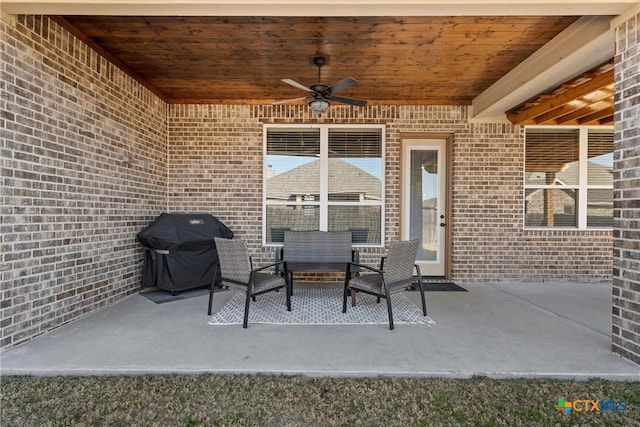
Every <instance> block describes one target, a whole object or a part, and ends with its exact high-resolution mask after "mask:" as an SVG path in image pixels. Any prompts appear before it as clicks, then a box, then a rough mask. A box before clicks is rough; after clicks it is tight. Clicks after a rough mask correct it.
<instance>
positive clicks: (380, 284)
mask: <svg viewBox="0 0 640 427" xmlns="http://www.w3.org/2000/svg"><path fill="white" fill-rule="evenodd" d="M418 245H419V240H408V241H392V242H391V244H390V246H389V253H388V255H387V256H386V257H383V258H382V259H381V261H380V268H378V269H376V268H373V267H369V266H366V265H362V264H356V263H349V264H348V265H347V272H346V273H347V274H346V276H345V282H344V295H343V299H342V312H343V313H346V312H347V296H348V295H349V293H350V292H351V293H352V297H353V298H352V301H353V305H355V294H354V293H355V292H364V293H366V294H370V295H374V296H376V297H378V302H380V298H385V299H386V300H387V312H388V313H389V329H393V309H392V307H391V294H392V293H395V292H398V291H404V290H405V289H408V288H410V287H411V286H412V284H413V283H415V282H416V281H417V282H418V286H419V288H420V298H421V299H422V313H423V315H424V316H426V315H427V304H426V302H425V299H424V289H423V288H422V275H421V274H420V267H418V265H416V255H417V253H418ZM385 260H386V262H385ZM353 267H359V268H360V271H361V272H363V273H366V272H367V271H369V272H370V273H367V274H360V275H359V276H354V277H351V269H352V268H353ZM414 268H415V270H416V273H417V277H414V275H413V270H414Z"/></svg>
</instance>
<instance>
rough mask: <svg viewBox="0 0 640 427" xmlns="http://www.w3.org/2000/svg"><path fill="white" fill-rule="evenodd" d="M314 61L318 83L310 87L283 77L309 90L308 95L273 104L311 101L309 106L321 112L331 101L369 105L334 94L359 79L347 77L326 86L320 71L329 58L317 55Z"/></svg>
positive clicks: (294, 85) (288, 82) (300, 87)
mask: <svg viewBox="0 0 640 427" xmlns="http://www.w3.org/2000/svg"><path fill="white" fill-rule="evenodd" d="M313 63H314V64H315V65H316V67H318V83H317V84H315V85H312V86H309V87H306V86H304V85H302V84H300V83H298V82H296V81H294V80H291V79H282V81H283V82H285V83H286V84H288V85H291V86H293V87H295V88H298V89H300V90H303V91H305V92H308V95H307V96H303V97H301V98H294V99H285V100H283V101H276V102H274V103H273V104H274V105H275V104H287V103H290V102H298V101H305V100H308V101H309V108H311V109H312V110H313V111H314V112H316V113H318V114H320V113H322V112H324V111H326V110H327V109H328V108H329V106H330V105H331V101H335V102H340V103H342V104H349V105H357V106H359V107H364V106H365V105H367V101H365V100H362V99H356V98H347V97H344V96H337V95H334V94H335V93H336V92H338V91H341V90H343V89H346V88H348V87H351V86H353V85H356V84H358V81H357V80H356V79H354V78H353V77H345V78H344V79H342V80H340V81H339V82H337V83H334V84H333V85H331V86H326V85H323V84H322V83H320V73H321V70H322V66H323V65H325V64H326V63H327V59H326V58H325V57H324V56H316V57H315V58H313Z"/></svg>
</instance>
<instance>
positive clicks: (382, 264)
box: [380, 255, 387, 270]
mask: <svg viewBox="0 0 640 427" xmlns="http://www.w3.org/2000/svg"><path fill="white" fill-rule="evenodd" d="M386 259H387V257H386V255H385V256H382V257H380V270H384V261H385V260H386Z"/></svg>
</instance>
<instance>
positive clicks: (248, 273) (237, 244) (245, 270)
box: [207, 237, 291, 328]
mask: <svg viewBox="0 0 640 427" xmlns="http://www.w3.org/2000/svg"><path fill="white" fill-rule="evenodd" d="M214 240H215V243H216V249H217V251H218V258H219V261H220V266H219V267H218V266H216V270H217V269H218V268H219V269H220V277H219V278H218V280H216V279H215V277H218V271H216V272H215V274H214V276H213V277H214V280H213V282H212V283H211V289H210V290H209V310H208V311H207V313H208V314H209V315H211V306H212V304H213V293H214V288H215V286H216V284H218V283H220V284H222V285H226V286H230V287H236V288H238V287H239V288H242V289H245V290H246V302H245V305H244V322H243V324H242V327H243V328H246V327H247V323H248V320H249V304H250V301H251V299H253V300H254V301H255V297H256V295H260V294H264V293H266V292H271V291H279V290H280V289H281V288H285V292H286V293H287V311H291V283H290V282H289V274H288V270H287V263H286V261H280V262H276V263H273V264H269V265H266V266H264V267H260V268H253V264H252V262H251V257H250V256H249V251H248V249H247V243H246V242H245V241H243V240H231V239H223V238H218V237H215V238H214ZM275 266H278V267H279V268H280V269H281V271H282V272H283V273H284V274H283V275H281V274H277V273H275V274H271V273H266V272H264V270H266V269H268V268H271V267H275Z"/></svg>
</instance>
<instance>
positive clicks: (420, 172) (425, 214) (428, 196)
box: [409, 150, 440, 261]
mask: <svg viewBox="0 0 640 427" xmlns="http://www.w3.org/2000/svg"><path fill="white" fill-rule="evenodd" d="M410 161H411V172H410V173H411V178H410V182H409V187H410V188H409V191H410V199H409V200H410V201H409V204H410V207H409V237H410V238H411V239H420V240H421V242H422V244H421V245H420V248H419V249H418V257H417V261H435V260H437V259H438V253H437V251H438V228H439V226H440V220H439V218H438V208H439V206H438V151H437V150H413V151H411V160H410Z"/></svg>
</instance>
